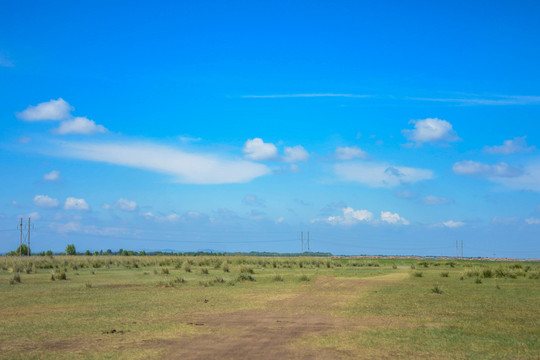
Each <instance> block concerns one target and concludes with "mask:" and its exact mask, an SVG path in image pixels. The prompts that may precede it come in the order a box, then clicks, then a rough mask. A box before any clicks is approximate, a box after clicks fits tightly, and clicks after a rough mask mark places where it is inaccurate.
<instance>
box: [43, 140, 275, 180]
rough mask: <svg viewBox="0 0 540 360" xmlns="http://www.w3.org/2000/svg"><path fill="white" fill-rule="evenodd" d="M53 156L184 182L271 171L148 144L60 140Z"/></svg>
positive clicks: (246, 177) (244, 177)
mask: <svg viewBox="0 0 540 360" xmlns="http://www.w3.org/2000/svg"><path fill="white" fill-rule="evenodd" d="M53 155H56V156H61V157H70V158H76V159H82V160H89V161H97V162H104V163H109V164H115V165H121V166H127V167H132V168H137V169H144V170H149V171H155V172H158V173H164V174H169V175H173V176H174V177H175V179H176V181H178V182H181V183H187V184H227V183H246V182H249V181H251V180H253V179H255V178H258V177H260V176H264V175H267V174H269V173H270V172H271V171H270V169H269V168H268V167H267V166H265V165H263V164H257V163H253V162H250V161H246V160H236V159H234V160H230V159H224V158H221V157H218V156H214V155H210V154H196V153H188V152H185V151H182V150H178V149H176V148H173V147H167V146H161V145H155V144H150V143H87V142H71V143H68V142H64V143H61V144H60V147H59V148H58V149H57V150H56V151H53Z"/></svg>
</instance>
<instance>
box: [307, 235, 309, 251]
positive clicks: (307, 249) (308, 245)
mask: <svg viewBox="0 0 540 360" xmlns="http://www.w3.org/2000/svg"><path fill="white" fill-rule="evenodd" d="M307 251H309V231H308V232H307Z"/></svg>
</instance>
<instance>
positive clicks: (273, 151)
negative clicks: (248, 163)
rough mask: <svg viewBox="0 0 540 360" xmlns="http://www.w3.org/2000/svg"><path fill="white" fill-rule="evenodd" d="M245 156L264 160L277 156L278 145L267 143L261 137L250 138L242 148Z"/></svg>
mask: <svg viewBox="0 0 540 360" xmlns="http://www.w3.org/2000/svg"><path fill="white" fill-rule="evenodd" d="M242 152H243V153H244V154H245V157H246V158H248V159H250V160H256V161H264V160H272V159H275V158H277V153H278V151H277V147H276V146H275V145H274V144H272V143H265V142H264V141H263V139H261V138H254V139H248V140H247V141H246V143H245V144H244V147H243V148H242Z"/></svg>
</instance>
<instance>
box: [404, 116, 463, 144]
mask: <svg viewBox="0 0 540 360" xmlns="http://www.w3.org/2000/svg"><path fill="white" fill-rule="evenodd" d="M409 124H414V129H412V130H410V129H406V130H402V133H403V135H404V136H405V137H406V138H407V139H408V140H409V141H414V142H416V143H425V142H429V143H435V142H451V141H457V140H459V137H458V136H457V134H456V132H455V131H454V129H453V128H452V124H450V123H449V122H448V121H446V120H441V119H437V118H428V119H424V120H411V121H409Z"/></svg>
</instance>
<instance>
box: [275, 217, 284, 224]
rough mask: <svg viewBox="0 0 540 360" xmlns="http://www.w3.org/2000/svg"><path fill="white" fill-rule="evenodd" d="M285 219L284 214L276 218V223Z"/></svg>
mask: <svg viewBox="0 0 540 360" xmlns="http://www.w3.org/2000/svg"><path fill="white" fill-rule="evenodd" d="M284 221H285V218H284V217H283V216H280V217H278V218H277V219H276V224H281V223H282V222H284Z"/></svg>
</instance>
